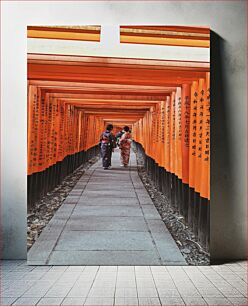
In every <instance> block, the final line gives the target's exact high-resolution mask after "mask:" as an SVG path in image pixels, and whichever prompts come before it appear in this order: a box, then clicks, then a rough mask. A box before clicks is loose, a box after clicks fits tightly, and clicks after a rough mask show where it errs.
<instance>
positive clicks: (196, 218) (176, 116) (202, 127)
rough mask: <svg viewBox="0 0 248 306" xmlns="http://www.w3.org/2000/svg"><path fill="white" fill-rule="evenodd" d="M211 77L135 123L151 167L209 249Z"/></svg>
mask: <svg viewBox="0 0 248 306" xmlns="http://www.w3.org/2000/svg"><path fill="white" fill-rule="evenodd" d="M209 82H210V75H209V73H206V78H205V79H203V78H202V79H198V80H196V81H194V82H193V83H190V84H183V85H182V86H181V87H178V88H176V89H175V91H173V92H172V93H171V95H169V96H167V97H166V99H165V101H161V102H160V103H159V104H157V105H156V107H154V108H152V109H151V110H150V111H148V112H147V113H146V115H145V116H144V118H142V119H140V120H139V121H138V122H136V123H135V124H134V126H133V138H134V139H135V141H136V143H137V148H138V149H139V150H140V151H141V152H142V154H143V155H144V159H145V168H146V170H147V172H148V173H149V174H150V176H151V178H152V179H153V181H154V182H155V184H156V185H157V186H158V188H159V189H160V190H161V191H162V192H163V193H164V194H165V195H166V196H167V198H168V200H169V201H170V203H171V205H172V206H173V207H174V208H175V209H176V210H178V212H179V213H180V214H181V215H183V216H184V218H185V222H186V224H188V225H189V226H190V227H191V228H192V229H193V231H194V233H195V235H196V236H197V237H198V239H199V241H200V242H201V243H202V244H203V245H204V246H205V247H206V249H208V248H209V223H210V220H209V214H210V83H209Z"/></svg>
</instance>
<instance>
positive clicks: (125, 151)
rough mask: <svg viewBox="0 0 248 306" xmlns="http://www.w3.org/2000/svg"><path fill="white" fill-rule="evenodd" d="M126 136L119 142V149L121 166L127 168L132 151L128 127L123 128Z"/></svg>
mask: <svg viewBox="0 0 248 306" xmlns="http://www.w3.org/2000/svg"><path fill="white" fill-rule="evenodd" d="M123 130H124V134H123V135H122V136H121V138H120V141H119V148H120V150H121V155H120V159H121V166H124V167H127V166H128V163H129V158H130V149H131V142H132V139H131V133H130V131H129V127H128V126H124V128H123Z"/></svg>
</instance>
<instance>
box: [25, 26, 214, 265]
mask: <svg viewBox="0 0 248 306" xmlns="http://www.w3.org/2000/svg"><path fill="white" fill-rule="evenodd" d="M27 49H28V54H27V67H28V69H27V85H28V97H27V105H28V109H27V118H28V143H27V148H28V150H27V151H28V156H27V160H28V165H27V182H28V211H27V252H28V253H27V254H28V264H30V265H120V266H121V265H124V266H128V265H136V266H137V265H138V266H142V265H154V266H156V265H157V266H158V265H208V264H209V262H210V253H209V245H210V241H209V229H210V228H209V227H210V217H209V216H210V29H209V28H208V27H206V26H202V27H195V26H184V25H177V26H166V25H161V26H153V25H150V26H148V25H140V26H137V25H111V26H110V25H106V26H105V25H83V26H81V25H75V26H72V25H70V26H59V25H58V26H55V25H47V26H37V25H36V26H33V25H29V26H28V27H27Z"/></svg>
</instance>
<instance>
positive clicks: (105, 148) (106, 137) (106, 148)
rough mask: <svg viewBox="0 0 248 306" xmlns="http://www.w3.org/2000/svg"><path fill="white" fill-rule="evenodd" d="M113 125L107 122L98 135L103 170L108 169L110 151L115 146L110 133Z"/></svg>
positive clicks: (113, 138)
mask: <svg viewBox="0 0 248 306" xmlns="http://www.w3.org/2000/svg"><path fill="white" fill-rule="evenodd" d="M112 130H113V125H112V124H108V125H107V127H106V130H105V131H104V132H103V133H102V134H101V136H100V152H101V157H102V166H103V168H104V170H107V169H110V167H111V158H112V152H113V150H114V148H115V136H114V135H113V134H112Z"/></svg>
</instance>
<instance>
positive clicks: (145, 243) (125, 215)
mask: <svg viewBox="0 0 248 306" xmlns="http://www.w3.org/2000/svg"><path fill="white" fill-rule="evenodd" d="M130 163H131V165H130V166H129V167H128V168H123V167H120V166H119V153H118V152H115V153H114V154H113V159H112V165H113V167H112V169H110V170H103V169H102V167H101V161H99V162H97V163H96V164H94V165H93V166H92V167H91V168H90V169H88V170H87V171H86V172H85V174H84V175H83V176H82V177H81V178H80V179H79V180H78V182H77V184H76V185H75V187H74V188H73V190H72V191H71V192H70V194H69V196H68V197H67V198H66V199H65V201H64V204H63V205H62V206H61V207H60V208H59V209H58V211H57V212H56V214H55V215H54V217H53V218H52V220H51V221H50V222H49V224H48V225H47V227H46V228H45V229H44V230H43V233H42V234H41V236H40V237H39V238H38V240H37V241H36V242H35V244H34V245H33V247H32V248H31V250H30V251H29V253H28V263H29V264H34V265H35V264H37V265H42V264H44V265H45V264H46V265H65V264H67V265H113V264H114V265H163V264H176V265H186V262H185V260H184V258H183V256H182V254H181V253H180V251H179V249H178V247H177V245H176V243H175V241H174V240H173V238H172V237H171V235H170V233H169V232H168V230H167V228H166V226H165V225H164V223H163V221H162V219H161V217H160V215H159V213H158V212H157V210H156V208H155V206H154V205H153V202H152V200H151V198H150V197H149V194H148V192H147V190H146V189H145V187H144V185H143V184H142V182H141V180H140V178H139V175H138V172H137V163H136V158H135V155H134V153H132V154H131V161H130Z"/></svg>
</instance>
